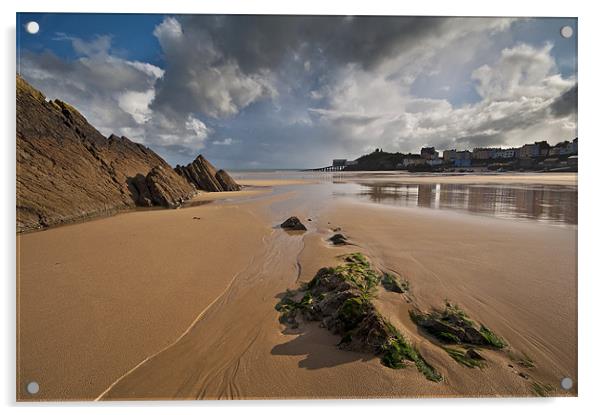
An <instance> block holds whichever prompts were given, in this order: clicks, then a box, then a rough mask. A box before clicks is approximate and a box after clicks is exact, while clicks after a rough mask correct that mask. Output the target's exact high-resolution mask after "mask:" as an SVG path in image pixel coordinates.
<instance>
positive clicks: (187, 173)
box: [175, 155, 240, 192]
mask: <svg viewBox="0 0 602 415" xmlns="http://www.w3.org/2000/svg"><path fill="white" fill-rule="evenodd" d="M175 171H176V172H177V173H178V174H179V175H180V176H182V177H184V178H186V180H188V182H190V183H191V184H192V185H193V186H194V187H195V188H197V189H198V190H203V191H205V192H233V191H237V190H240V186H239V185H238V184H237V183H236V182H235V181H234V179H232V177H230V175H229V174H228V173H226V172H225V171H224V170H220V171H217V170H216V168H215V167H213V165H212V164H211V163H209V161H207V159H205V157H203V156H202V155H199V156H198V157H197V158H196V159H194V161H193V162H192V163H190V164H188V165H187V166H180V165H178V166H176V168H175Z"/></svg>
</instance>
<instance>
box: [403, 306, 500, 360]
mask: <svg viewBox="0 0 602 415" xmlns="http://www.w3.org/2000/svg"><path fill="white" fill-rule="evenodd" d="M410 317H411V318H412V320H413V321H414V322H415V323H416V324H417V325H418V326H420V327H422V328H423V329H425V330H426V331H427V332H429V333H430V334H432V335H433V336H435V337H436V338H437V339H438V340H440V341H442V342H444V343H455V344H465V345H474V346H491V347H494V348H497V349H501V348H503V347H504V346H505V345H506V343H505V342H504V340H503V339H502V338H500V337H498V336H497V335H496V334H494V333H493V332H492V331H491V330H489V329H488V328H487V327H486V326H484V325H480V326H479V327H477V324H476V323H475V322H474V321H472V320H471V319H470V318H468V316H467V315H466V313H465V312H464V311H463V310H462V309H460V308H459V307H458V306H456V305H453V304H450V303H446V304H445V307H444V308H443V309H442V310H433V311H432V312H430V313H421V312H420V311H418V310H414V311H412V312H410Z"/></svg>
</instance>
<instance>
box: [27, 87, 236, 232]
mask: <svg viewBox="0 0 602 415" xmlns="http://www.w3.org/2000/svg"><path fill="white" fill-rule="evenodd" d="M199 159H200V160H201V161H203V162H204V163H205V165H207V166H210V168H211V169H212V171H213V172H214V173H213V174H212V180H210V181H209V180H207V181H203V178H200V177H199V178H198V180H196V181H192V180H191V181H190V182H189V181H187V180H185V179H184V178H183V177H182V175H181V174H176V172H175V171H174V170H173V169H172V168H171V166H169V164H167V163H166V162H165V160H163V159H162V158H161V157H160V156H159V155H157V154H156V153H155V152H153V151H152V150H151V149H149V148H147V147H145V146H143V145H141V144H137V143H134V142H132V141H131V140H129V139H128V138H126V137H117V136H115V135H111V136H110V137H109V138H106V137H104V136H103V135H102V134H101V133H100V132H98V131H97V130H96V129H95V128H94V127H93V126H92V125H90V124H89V123H88V122H87V121H86V119H85V118H84V117H83V116H82V115H81V114H80V113H79V112H78V111H77V110H76V109H75V108H73V107H72V106H71V105H69V104H67V103H65V102H62V101H60V100H54V101H50V100H47V99H46V97H45V96H44V95H43V94H42V93H41V92H40V91H38V90H36V89H35V88H33V87H32V86H31V85H29V84H28V83H27V82H26V81H25V80H24V79H23V78H21V77H20V76H17V231H18V232H21V231H27V230H33V229H40V228H45V227H47V226H51V225H56V224H60V223H66V222H70V221H74V220H79V219H84V218H88V217H93V216H99V215H106V214H110V213H114V212H116V211H118V210H121V209H127V208H131V207H134V206H154V205H159V206H167V207H175V206H177V205H179V204H180V203H181V202H182V201H183V200H185V199H187V198H189V197H191V196H192V195H193V194H195V193H196V189H199V188H203V189H205V188H211V189H212V191H219V190H224V189H223V188H224V185H222V184H221V183H220V181H221V182H223V183H226V184H229V186H230V188H232V187H234V186H233V185H232V183H234V185H235V184H236V183H235V182H234V181H233V180H232V179H231V178H230V176H228V174H227V173H226V172H223V173H220V174H219V179H218V178H217V177H216V175H217V173H215V168H214V167H213V166H211V164H209V162H207V161H206V160H205V159H204V158H202V157H199V158H197V160H199ZM195 163H196V160H195ZM193 164H194V163H193ZM196 164H197V165H198V164H200V163H196ZM191 183H192V184H191ZM193 184H194V186H193ZM236 187H237V188H236V190H238V185H236Z"/></svg>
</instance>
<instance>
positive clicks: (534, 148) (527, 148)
mask: <svg viewBox="0 0 602 415" xmlns="http://www.w3.org/2000/svg"><path fill="white" fill-rule="evenodd" d="M518 157H519V158H521V159H529V158H532V157H539V146H538V145H537V144H525V145H524V146H522V147H521V148H520V149H519V150H518Z"/></svg>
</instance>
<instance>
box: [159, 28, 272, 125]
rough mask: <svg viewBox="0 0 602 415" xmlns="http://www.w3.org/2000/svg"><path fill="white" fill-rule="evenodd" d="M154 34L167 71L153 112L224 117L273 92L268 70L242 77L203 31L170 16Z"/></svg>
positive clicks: (230, 60)
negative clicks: (190, 27) (164, 59)
mask: <svg viewBox="0 0 602 415" xmlns="http://www.w3.org/2000/svg"><path fill="white" fill-rule="evenodd" d="M185 21H186V20H185ZM153 33H154V35H155V36H156V37H157V39H158V40H159V43H160V45H161V48H162V50H163V53H164V54H165V58H166V62H167V65H166V69H167V72H166V74H165V76H164V77H162V78H161V80H160V81H159V82H158V83H157V94H156V98H155V101H154V102H153V104H152V107H153V110H158V111H161V112H164V113H169V114H170V115H171V116H177V115H179V114H189V113H199V112H202V113H204V114H206V115H207V116H209V117H213V118H221V117H228V116H232V115H235V114H237V113H238V112H239V111H240V110H241V109H243V108H245V107H247V106H248V105H250V104H251V103H253V102H255V101H257V100H259V99H262V98H266V97H271V96H273V95H274V94H275V90H274V88H273V87H272V85H271V81H270V75H269V72H268V71H266V70H263V71H259V72H257V73H253V74H245V73H243V72H242V71H241V69H240V67H239V65H238V63H237V61H236V60H233V59H227V58H226V57H225V56H224V54H223V53H222V51H220V50H219V49H217V48H216V47H215V45H214V44H213V40H212V38H211V36H210V35H209V34H208V33H206V32H205V31H204V30H203V29H202V28H193V29H189V28H188V27H187V26H184V27H183V26H182V25H181V24H180V22H179V21H178V20H176V19H175V18H173V17H168V18H166V19H165V20H164V21H163V22H162V23H161V24H159V25H158V26H157V27H156V28H155V30H154V32H153Z"/></svg>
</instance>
